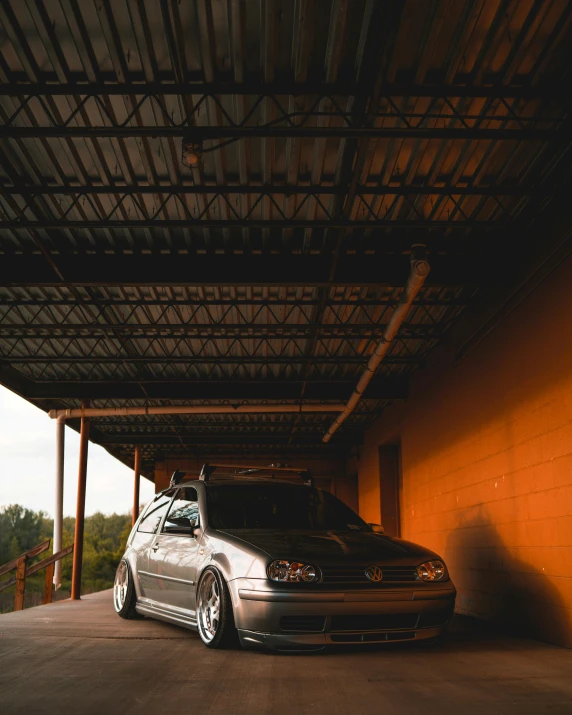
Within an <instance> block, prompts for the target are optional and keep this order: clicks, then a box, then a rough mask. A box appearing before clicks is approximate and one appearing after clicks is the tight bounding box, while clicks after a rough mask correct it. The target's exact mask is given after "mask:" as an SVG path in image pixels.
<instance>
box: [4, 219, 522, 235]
mask: <svg viewBox="0 0 572 715" xmlns="http://www.w3.org/2000/svg"><path fill="white" fill-rule="evenodd" d="M144 228H152V229H189V228H200V229H202V228H221V229H233V228H250V229H255V228H258V229H261V228H270V229H283V228H291V229H295V228H311V229H313V230H319V229H328V228H333V229H335V228H346V229H380V228H383V229H395V228H397V229H404V230H407V231H419V230H422V231H427V230H428V229H432V230H440V229H441V230H442V229H457V230H466V229H467V228H470V229H473V230H477V231H483V230H490V229H492V230H493V231H495V232H497V233H498V232H500V231H506V230H507V228H508V227H507V226H506V225H503V224H502V223H500V222H498V221H472V220H469V219H463V218H452V219H449V220H445V221H437V220H427V221H420V220H417V221H415V220H413V221H411V220H407V219H378V218H370V219H366V220H358V219H348V220H343V219H334V218H332V219H325V220H319V219H308V218H303V217H296V218H286V219H267V220H261V219H252V218H241V219H212V218H191V217H189V218H188V219H160V218H152V219H127V220H114V219H107V218H101V219H99V218H95V219H86V220H84V221H71V220H67V219H66V220H50V219H38V220H36V221H28V220H24V219H18V220H15V221H2V223H1V224H0V229H2V230H5V229H7V230H10V231H29V230H30V229H32V230H38V229H42V230H44V231H54V230H57V231H62V230H70V231H77V230H83V229H144Z"/></svg>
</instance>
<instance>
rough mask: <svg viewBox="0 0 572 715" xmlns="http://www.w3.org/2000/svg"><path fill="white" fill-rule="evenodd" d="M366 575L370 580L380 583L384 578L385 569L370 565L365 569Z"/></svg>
mask: <svg viewBox="0 0 572 715" xmlns="http://www.w3.org/2000/svg"><path fill="white" fill-rule="evenodd" d="M365 575H366V577H367V578H368V579H369V580H370V581H373V582H374V583H379V582H380V581H381V579H382V578H383V571H382V570H381V569H380V568H379V566H375V565H373V566H368V567H367V568H366V570H365Z"/></svg>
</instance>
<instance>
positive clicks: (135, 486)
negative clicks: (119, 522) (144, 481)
mask: <svg viewBox="0 0 572 715" xmlns="http://www.w3.org/2000/svg"><path fill="white" fill-rule="evenodd" d="M140 472H141V447H140V446H139V445H137V446H136V447H135V457H134V465H133V514H132V515H131V526H135V522H136V521H137V517H138V516H139V483H140V479H139V474H140Z"/></svg>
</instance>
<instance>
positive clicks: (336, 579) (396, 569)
mask: <svg viewBox="0 0 572 715" xmlns="http://www.w3.org/2000/svg"><path fill="white" fill-rule="evenodd" d="M368 565H369V564H365V565H364V566H357V567H353V568H349V569H323V570H322V574H323V578H322V582H323V583H328V584H334V583H357V584H369V585H370V586H382V585H383V584H384V583H400V582H411V581H419V575H418V574H417V569H416V568H415V567H414V566H391V567H390V566H380V568H381V571H382V573H383V579H382V580H381V581H380V582H379V583H375V584H374V583H372V582H371V581H370V580H369V579H368V578H366V575H365V570H366V568H367V566H368Z"/></svg>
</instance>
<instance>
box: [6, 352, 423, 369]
mask: <svg viewBox="0 0 572 715" xmlns="http://www.w3.org/2000/svg"><path fill="white" fill-rule="evenodd" d="M368 358H369V356H368V355H359V356H355V355H320V356H319V358H316V359H314V358H312V357H311V356H309V355H266V356H261V355H240V356H236V355H220V356H219V355H185V356H184V357H181V356H180V355H165V356H162V357H157V356H155V355H150V356H149V357H145V356H138V357H130V358H129V359H128V361H129V362H130V363H133V362H136V363H142V364H144V365H167V364H168V365H185V366H189V365H292V366H294V365H302V364H306V363H311V362H316V363H318V364H319V365H365V363H366V362H367V361H368ZM126 361H127V358H125V357H120V356H118V355H117V356H113V355H112V356H109V355H93V354H91V355H81V356H78V355H70V354H69V353H68V354H66V355H37V354H35V355H11V356H10V357H9V358H0V365H1V364H6V365H120V364H122V363H124V362H126ZM421 361H422V357H413V356H412V357H404V356H399V357H387V358H385V359H384V361H383V363H384V365H417V364H418V363H420V362H421Z"/></svg>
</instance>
